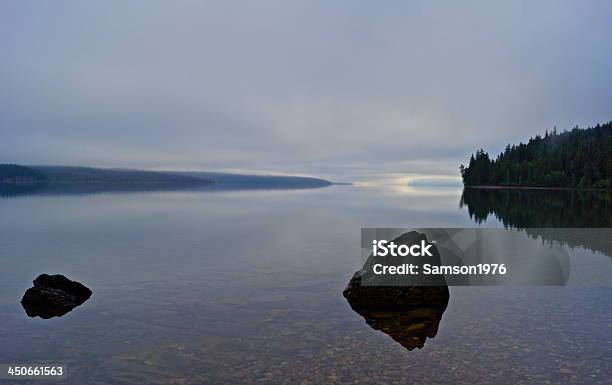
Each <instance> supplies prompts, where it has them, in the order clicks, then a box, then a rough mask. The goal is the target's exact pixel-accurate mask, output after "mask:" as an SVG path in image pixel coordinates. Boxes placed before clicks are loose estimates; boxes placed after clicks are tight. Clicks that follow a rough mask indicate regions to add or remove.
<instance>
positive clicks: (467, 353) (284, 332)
mask: <svg viewBox="0 0 612 385" xmlns="http://www.w3.org/2000/svg"><path fill="white" fill-rule="evenodd" d="M477 198H478V197H477ZM460 200H461V191H460V190H456V189H442V190H435V191H427V190H409V189H402V188H400V189H394V188H365V187H356V186H332V187H329V188H322V189H313V190H294V191H237V192H231V191H230V192H187V191H183V192H150V193H127V194H94V195H75V196H36V195H29V196H24V197H16V198H4V199H0V212H1V213H2V215H1V216H0V234H1V235H0V263H1V264H2V269H1V270H0V271H1V272H0V288H1V290H0V312H1V313H2V318H1V321H0V341H2V343H1V345H0V363H15V362H20V363H30V362H41V361H45V360H52V361H55V362H64V363H66V364H67V365H68V367H69V372H70V381H69V382H70V383H74V384H200V383H201V384H253V383H263V384H321V383H332V384H333V383H336V384H357V383H361V384H373V383H376V384H412V383H415V384H417V383H418V384H430V383H432V384H434V383H452V384H474V383H491V382H494V383H500V384H504V383H507V384H519V383H539V384H545V383H551V384H558V383H568V384H576V383H588V384H598V383H601V384H609V381H610V377H609V375H610V372H611V370H612V368H611V367H610V362H611V361H612V338H611V335H612V334H611V331H612V317H611V314H612V296H611V294H612V288H611V287H610V286H607V287H540V288H501V287H499V288H490V287H489V288H487V287H481V288H478V287H473V288H470V287H463V288H457V287H452V288H450V291H451V293H450V295H451V297H450V301H449V304H448V308H447V309H446V311H445V312H444V314H443V316H442V320H441V322H440V325H439V331H438V333H437V335H436V337H435V338H433V339H428V340H427V342H426V344H425V346H424V347H423V348H422V349H415V350H412V351H408V350H406V349H404V348H403V347H402V346H401V345H400V344H398V343H397V342H395V341H393V340H392V339H391V337H389V336H388V335H386V334H385V333H382V332H380V331H376V330H373V329H372V328H370V327H369V326H368V325H367V324H366V323H365V321H364V319H363V318H362V317H361V316H360V315H358V314H357V313H355V312H353V311H352V310H351V308H350V306H349V305H348V303H347V302H346V300H345V299H344V298H343V297H342V290H343V289H344V287H345V286H346V284H347V282H348V280H349V278H350V277H351V275H352V274H353V272H354V271H355V270H357V269H359V267H360V263H361V257H360V242H359V237H360V228H361V227H465V226H477V225H480V226H486V227H499V226H501V223H500V221H499V220H500V219H503V218H501V217H499V215H501V216H504V214H503V210H499V209H496V208H495V207H490V208H487V210H489V211H488V212H490V213H491V215H490V216H489V217H488V219H486V220H483V214H482V213H483V208H482V207H480V206H482V205H480V206H479V207H478V210H477V213H478V216H477V217H476V218H475V216H474V213H473V211H474V207H471V211H468V206H466V205H463V206H462V207H460V204H459V203H460ZM477 201H478V202H482V200H480V199H477ZM510 204H512V202H510ZM539 205H540V210H541V209H542V207H541V203H540V204H539ZM589 207H590V206H589ZM603 207H604V209H603V212H602V209H601V208H600V209H598V210H596V211H598V212H599V214H597V213H595V214H593V215H595V216H597V215H600V216H601V215H607V211H606V210H609V205H607V204H606V205H604V206H603ZM583 208H584V207H583ZM552 210H563V207H561V208H558V207H557V208H554V209H552ZM485 211H486V210H485ZM494 213H497V215H498V218H499V219H497V218H496V217H495V215H494ZM470 214H472V215H470ZM484 217H485V218H486V216H484ZM508 218H510V219H508ZM593 218H595V217H593ZM505 219H506V222H507V221H508V220H510V221H511V220H512V217H510V216H506V218H505ZM608 220H609V218H608ZM598 223H602V222H598ZM603 223H604V224H605V219H603ZM506 224H508V223H506ZM510 225H512V223H510ZM517 225H519V226H520V225H521V224H520V223H519V224H517ZM574 246H575V245H574ZM585 247H586V248H589V245H586V246H585ZM590 249H591V251H587V249H585V248H581V247H578V248H577V249H576V250H574V252H573V253H574V254H575V255H577V256H579V257H580V258H582V259H581V260H583V261H584V263H583V265H589V264H591V263H592V264H606V263H608V262H609V261H610V257H608V256H607V255H605V254H604V253H602V252H601V250H600V251H597V250H599V249H598V248H593V247H591V248H590ZM41 273H51V274H53V273H61V274H64V275H66V276H68V277H69V278H71V279H75V280H78V281H80V282H82V283H83V284H85V285H87V286H88V287H89V288H91V289H92V290H93V296H92V297H91V299H90V300H89V301H87V302H86V303H85V304H83V305H82V306H80V307H78V308H76V309H75V310H74V311H72V312H70V313H68V314H67V315H65V316H63V317H61V318H53V319H50V320H42V319H40V318H29V317H27V316H26V314H25V311H24V309H23V308H22V307H21V305H20V303H19V301H20V299H21V297H22V296H23V293H24V291H25V290H26V289H27V288H28V287H30V286H31V281H32V280H33V279H34V278H35V277H36V276H38V275H39V274H41ZM20 383H21V384H24V383H26V382H20Z"/></svg>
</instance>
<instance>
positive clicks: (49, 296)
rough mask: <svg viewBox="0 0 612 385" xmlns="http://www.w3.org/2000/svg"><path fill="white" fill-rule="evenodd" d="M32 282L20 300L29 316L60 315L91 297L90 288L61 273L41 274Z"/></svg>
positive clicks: (47, 317) (46, 316)
mask: <svg viewBox="0 0 612 385" xmlns="http://www.w3.org/2000/svg"><path fill="white" fill-rule="evenodd" d="M33 283H34V287H31V288H29V289H28V290H26V292H25V294H24V295H23V299H22V300H21V304H22V305H23V308H24V309H25V311H26V313H27V314H28V316H30V317H40V318H44V319H49V318H53V317H61V316H63V315H64V314H66V313H68V312H69V311H71V310H72V309H74V308H75V307H77V306H79V305H81V304H83V303H84V302H85V301H87V300H88V299H89V297H91V290H89V289H88V288H87V287H85V286H84V285H82V284H80V283H79V282H75V281H71V280H69V279H68V278H66V277H64V276H63V275H47V274H42V275H40V276H38V278H36V279H35V280H34V282H33Z"/></svg>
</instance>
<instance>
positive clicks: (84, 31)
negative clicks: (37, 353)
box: [0, 0, 612, 179]
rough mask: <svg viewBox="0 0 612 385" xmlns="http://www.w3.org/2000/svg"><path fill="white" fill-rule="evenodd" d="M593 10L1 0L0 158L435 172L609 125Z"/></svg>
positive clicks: (606, 67)
mask: <svg viewBox="0 0 612 385" xmlns="http://www.w3.org/2000/svg"><path fill="white" fill-rule="evenodd" d="M493 3H495V4H493ZM611 20H612V3H610V2H609V1H601V2H598V1H588V2H585V1H573V2H565V1H549V2H547V1H538V2H533V1H525V2H520V1H506V2H491V1H482V2H456V1H453V2H448V3H445V2H435V4H434V2H432V1H397V2H395V1H385V2H375V1H354V0H350V1H330V0H324V1H288V0H283V1H244V2H242V1H240V2H238V1H215V2H213V1H204V0H202V1H159V2H157V1H152V0H147V1H108V0H105V1H97V2H82V1H70V2H68V1H24V0H15V1H9V0H1V1H0V131H1V134H0V162H18V163H25V164H63V165H97V166H107V167H138V168H151V169H202V170H252V171H264V172H279V173H294V174H308V175H320V176H325V177H332V178H336V179H338V178H342V177H348V178H350V177H352V176H358V175H360V174H368V173H376V172H381V173H423V174H436V175H452V174H456V172H457V167H458V165H459V163H460V162H461V161H465V159H466V157H469V154H470V153H471V152H472V151H474V150H475V149H477V148H479V147H483V148H485V149H488V150H490V151H492V152H497V151H499V150H500V149H502V148H503V147H504V146H505V144H506V143H508V142H517V141H519V140H524V139H526V138H528V137H529V136H532V135H535V134H536V133H538V132H543V131H544V130H545V129H551V128H552V127H553V126H557V127H559V128H569V127H572V126H574V125H579V126H587V125H590V124H594V123H597V122H604V121H608V120H611V119H612V22H610V21H611ZM345 179H346V178H345Z"/></svg>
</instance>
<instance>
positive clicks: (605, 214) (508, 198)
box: [459, 188, 612, 255]
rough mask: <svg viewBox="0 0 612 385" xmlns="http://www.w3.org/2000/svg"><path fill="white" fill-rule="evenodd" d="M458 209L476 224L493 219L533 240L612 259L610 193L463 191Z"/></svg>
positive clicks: (505, 190) (611, 205)
mask: <svg viewBox="0 0 612 385" xmlns="http://www.w3.org/2000/svg"><path fill="white" fill-rule="evenodd" d="M459 206H460V207H464V206H466V207H467V211H468V214H469V216H470V218H471V219H472V220H473V221H474V222H476V223H478V224H481V223H483V222H484V221H485V220H487V218H488V217H489V216H492V217H494V218H496V219H498V220H499V221H500V222H501V223H502V224H503V225H504V227H507V228H508V227H512V228H519V229H524V230H525V232H526V233H527V234H529V235H530V236H532V237H534V238H542V239H543V240H545V241H549V242H552V241H559V242H561V243H562V244H565V245H568V246H570V247H584V248H587V249H589V250H592V251H599V252H602V253H605V254H607V255H612V250H610V239H609V235H610V231H609V230H608V229H606V228H610V227H612V193H611V192H609V191H575V190H519V189H476V188H466V189H464V190H463V194H462V195H461V201H460V202H459Z"/></svg>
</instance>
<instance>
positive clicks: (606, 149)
mask: <svg viewBox="0 0 612 385" xmlns="http://www.w3.org/2000/svg"><path fill="white" fill-rule="evenodd" d="M460 172H461V177H462V179H463V184H464V185H465V186H513V187H514V186H516V187H569V188H597V189H612V122H608V123H605V124H603V125H600V124H598V125H596V126H595V127H590V128H586V129H580V128H578V127H574V128H573V129H572V130H570V131H563V132H561V133H558V132H557V129H556V128H555V129H553V130H552V132H548V131H546V133H545V135H544V136H540V135H536V136H535V137H534V138H530V139H529V141H528V142H527V143H522V142H521V143H520V144H518V145H512V146H511V145H509V144H508V145H507V146H506V148H505V150H504V151H503V152H502V153H500V154H499V155H498V156H497V157H496V158H495V159H492V158H491V157H490V156H489V154H488V153H487V152H485V151H484V150H483V149H480V150H478V151H476V153H475V154H472V155H471V157H470V160H469V163H468V165H467V166H464V165H463V164H462V165H461V166H460Z"/></svg>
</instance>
